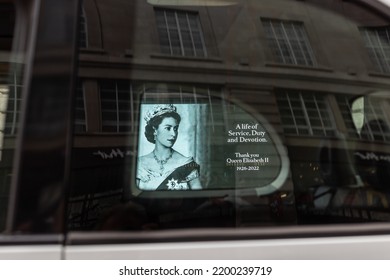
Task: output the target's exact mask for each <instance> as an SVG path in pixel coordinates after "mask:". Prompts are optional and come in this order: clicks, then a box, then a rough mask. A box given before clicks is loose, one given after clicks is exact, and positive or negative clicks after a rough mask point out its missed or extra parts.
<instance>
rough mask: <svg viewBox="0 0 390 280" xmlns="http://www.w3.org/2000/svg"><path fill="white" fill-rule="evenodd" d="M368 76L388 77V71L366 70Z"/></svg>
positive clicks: (389, 76) (389, 75)
mask: <svg viewBox="0 0 390 280" xmlns="http://www.w3.org/2000/svg"><path fill="white" fill-rule="evenodd" d="M368 76H371V77H378V78H390V73H384V72H368Z"/></svg>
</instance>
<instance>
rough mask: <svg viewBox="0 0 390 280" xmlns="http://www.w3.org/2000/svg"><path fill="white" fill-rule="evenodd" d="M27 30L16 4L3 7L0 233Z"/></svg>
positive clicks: (0, 30) (0, 15) (0, 14)
mask: <svg viewBox="0 0 390 280" xmlns="http://www.w3.org/2000/svg"><path fill="white" fill-rule="evenodd" d="M24 28H25V26H23V23H22V22H21V18H20V17H19V14H18V13H17V9H16V5H15V3H14V1H2V2H1V3H0V172H1V174H0V232H1V231H3V230H4V229H5V226H6V217H7V208H8V201H9V195H10V184H11V179H12V164H13V156H14V151H15V142H16V135H17V133H18V132H19V131H18V127H19V116H20V108H21V102H22V89H23V65H24V43H23V39H24V34H23V33H24V32H25V31H26V30H25V29H24Z"/></svg>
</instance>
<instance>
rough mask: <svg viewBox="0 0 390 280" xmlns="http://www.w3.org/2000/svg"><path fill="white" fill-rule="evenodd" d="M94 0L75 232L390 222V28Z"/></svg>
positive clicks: (308, 7) (333, 6)
mask: <svg viewBox="0 0 390 280" xmlns="http://www.w3.org/2000/svg"><path fill="white" fill-rule="evenodd" d="M109 6H110V9H107V10H97V7H96V5H94V3H93V1H91V0H84V1H83V8H82V20H81V24H80V36H81V37H82V40H81V43H80V46H79V69H78V70H79V72H78V81H79V82H78V86H77V87H76V88H77V90H76V92H75V94H76V96H77V97H76V100H77V103H76V106H75V121H76V122H75V130H74V135H73V148H72V164H71V181H70V183H71V191H70V196H69V200H68V212H67V217H68V219H67V221H68V228H69V230H70V231H73V230H74V231H80V230H96V231H99V230H159V229H171V228H204V227H269V226H280V225H289V226H291V225H308V224H310V225H311V224H334V223H362V222H363V223H367V222H378V221H388V220H389V219H390V215H389V203H390V201H389V192H388V188H387V182H388V179H389V178H388V174H389V172H388V171H389V166H390V165H389V162H390V161H389V157H390V151H389V147H388V144H389V141H390V129H389V128H390V115H389V112H390V103H389V96H390V91H389V86H390V82H389V81H390V80H389V78H390V75H389V73H390V70H389V69H390V67H389V65H390V64H389V63H390V57H389V53H390V52H389V50H390V40H389V38H390V36H389V34H390V29H389V20H388V17H387V16H386V15H385V14H384V13H383V11H381V10H380V9H377V8H375V7H370V6H368V5H364V4H362V3H360V2H359V3H358V2H356V1H355V2H351V1H330V0H329V1H328V0H325V1H315V0H307V1H297V0H276V1H265V0H264V1H262V0H261V1H259V0H224V1H217V0H216V1H192V0H188V1H182V2H180V3H179V2H178V1H170V0H166V1H152V0H137V1H129V2H126V3H124V2H123V1H112V2H110V4H109Z"/></svg>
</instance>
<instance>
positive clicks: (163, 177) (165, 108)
mask: <svg viewBox="0 0 390 280" xmlns="http://www.w3.org/2000/svg"><path fill="white" fill-rule="evenodd" d="M200 110H202V105H196V106H194V105H193V104H176V105H175V104H143V105H142V106H141V116H142V120H141V121H140V136H139V137H140V139H139V150H138V154H139V157H138V163H137V165H138V167H137V175H136V178H137V186H138V188H139V189H141V190H146V191H154V190H199V189H202V184H201V180H200V172H201V166H200V164H199V162H198V161H197V160H196V159H197V158H198V159H200V158H201V155H200V154H199V155H198V157H197V153H200V150H201V143H200V142H201V141H199V140H200V139H199V138H198V137H197V123H198V122H197V118H199V116H200V115H201V113H200Z"/></svg>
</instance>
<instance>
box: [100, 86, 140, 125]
mask: <svg viewBox="0 0 390 280" xmlns="http://www.w3.org/2000/svg"><path fill="white" fill-rule="evenodd" d="M99 85H100V104H101V120H102V131H103V132H130V131H132V129H133V127H132V123H134V120H133V119H132V118H133V114H132V112H134V108H133V106H134V98H133V87H132V85H131V83H130V82H129V81H119V80H118V81H115V80H105V81H100V83H99Z"/></svg>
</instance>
